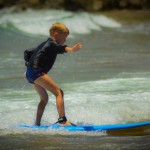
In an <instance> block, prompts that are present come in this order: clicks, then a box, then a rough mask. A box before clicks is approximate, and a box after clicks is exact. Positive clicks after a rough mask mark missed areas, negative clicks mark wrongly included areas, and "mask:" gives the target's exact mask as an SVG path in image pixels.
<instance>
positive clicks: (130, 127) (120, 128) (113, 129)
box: [19, 121, 150, 135]
mask: <svg viewBox="0 0 150 150" xmlns="http://www.w3.org/2000/svg"><path fill="white" fill-rule="evenodd" d="M19 126H20V127H21V128H29V129H43V130H45V129H51V130H64V131H72V132H77V131H82V132H84V131H85V132H102V131H106V133H108V134H113V135H114V134H116V135H119V134H122V133H124V134H126V135H128V134H129V133H131V132H132V134H133V133H134V134H135V133H137V132H138V131H140V133H141V132H145V131H146V132H145V133H144V134H146V135H147V134H148V135H149V134H150V121H149V122H137V123H127V124H110V125H77V126H60V125H59V124H51V125H42V126H34V125H33V126H32V125H26V124H19ZM127 133H128V134H127Z"/></svg>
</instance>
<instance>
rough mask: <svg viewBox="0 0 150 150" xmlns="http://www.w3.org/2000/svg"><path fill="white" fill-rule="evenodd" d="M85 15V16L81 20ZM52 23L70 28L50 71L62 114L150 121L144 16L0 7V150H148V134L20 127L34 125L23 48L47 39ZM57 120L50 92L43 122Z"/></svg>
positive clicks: (149, 31)
mask: <svg viewBox="0 0 150 150" xmlns="http://www.w3.org/2000/svg"><path fill="white" fill-rule="evenodd" d="M83 18H84V19H83ZM56 21H59V22H63V23H65V24H66V25H67V26H68V28H69V29H70V33H71V34H70V36H69V38H68V40H67V43H66V44H68V45H71V46H72V45H73V44H75V43H76V42H81V43H82V44H83V49H82V50H81V51H80V52H78V53H74V54H72V53H68V54H64V55H59V56H58V58H57V61H56V62H55V65H54V67H53V69H52V70H51V71H50V72H49V75H50V76H51V77H52V78H53V79H54V80H55V82H56V83H57V84H58V85H59V86H60V87H61V88H62V89H63V91H64V93H65V108H66V116H67V118H68V119H69V120H70V121H71V122H73V123H75V124H93V125H100V124H117V123H119V124H120V123H129V122H130V123H131V122H141V121H150V109H149V106H150V99H149V97H150V70H149V68H150V67H149V65H150V60H149V58H150V49H149V48H150V42H149V41H150V20H145V21H143V20H142V21H138V22H137V21H135V22H134V20H133V21H132V23H130V22H128V21H126V23H124V22H122V21H121V18H120V19H117V20H116V19H113V18H112V17H107V16H106V15H102V14H91V13H86V12H79V13H72V12H68V11H58V10H38V11H35V10H27V11H25V12H19V13H17V12H16V13H15V12H12V11H11V10H10V9H5V10H1V11H0V45H1V48H0V52H1V54H0V149H17V150H19V149H36V150H37V149H50V150H52V149H68V150H69V149H86V150H90V149H106V150H107V149H115V150H116V149H139V150H141V149H143V150H145V149H149V148H150V144H149V139H150V137H149V136H142V137H137V136H130V137H127V136H121V137H120V136H109V135H107V133H105V132H102V133H90V132H89V133H84V132H77V133H69V132H65V131H52V130H46V131H45V130H44V131H43V130H42V131H39V130H36V131H35V130H30V129H21V128H19V127H18V126H17V125H18V124H19V123H24V124H28V125H33V124H34V121H35V114H36V108H37V105H38V102H39V97H38V95H37V94H36V92H35V91H34V90H33V89H32V87H31V85H30V84H28V83H27V81H26V80H25V79H24V77H23V73H24V70H25V67H24V60H23V52H24V50H25V49H27V48H31V47H34V46H36V45H37V44H39V43H40V42H42V41H43V40H45V39H46V38H47V37H48V29H49V27H50V25H51V24H52V23H54V22H56ZM57 119H58V114H57V110H56V105H55V97H54V96H53V95H52V94H51V93H49V103H48V105H47V107H46V110H45V113H44V115H43V118H42V122H41V123H42V125H47V124H52V123H54V122H56V121H57Z"/></svg>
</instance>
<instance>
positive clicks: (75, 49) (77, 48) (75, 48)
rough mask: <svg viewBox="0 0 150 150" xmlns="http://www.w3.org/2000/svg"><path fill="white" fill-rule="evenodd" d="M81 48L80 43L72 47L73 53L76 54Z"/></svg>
mask: <svg viewBox="0 0 150 150" xmlns="http://www.w3.org/2000/svg"><path fill="white" fill-rule="evenodd" d="M81 48H82V44H81V43H77V44H76V45H75V46H74V47H73V51H74V52H76V51H78V50H80V49H81Z"/></svg>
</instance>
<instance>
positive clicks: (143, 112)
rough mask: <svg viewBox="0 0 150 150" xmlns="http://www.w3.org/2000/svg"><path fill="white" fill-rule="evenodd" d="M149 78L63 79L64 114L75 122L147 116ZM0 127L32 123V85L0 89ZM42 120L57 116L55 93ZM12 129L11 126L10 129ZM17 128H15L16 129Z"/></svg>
mask: <svg viewBox="0 0 150 150" xmlns="http://www.w3.org/2000/svg"><path fill="white" fill-rule="evenodd" d="M149 84H150V80H149V78H124V79H123V78H114V79H108V80H99V81H91V82H80V83H66V84H62V85H61V87H62V88H63V90H64V92H65V106H66V114H67V117H68V119H69V120H70V121H72V122H74V123H76V124H95V125H97V124H117V123H128V122H138V121H142V120H143V121H145V120H149V115H150V109H149V105H150V100H149V97H150V90H149ZM0 95H1V97H0V105H1V111H0V118H1V123H0V129H2V130H3V129H9V130H11V128H14V127H13V126H14V125H15V124H17V123H25V124H29V125H32V124H34V119H35V114H36V107H37V105H38V102H39V100H38V99H39V98H38V95H36V94H35V92H34V91H31V89H21V90H13V89H9V90H6V89H5V90H1V92H0ZM49 97H50V98H49V99H50V100H49V103H48V106H47V107H46V110H45V113H44V116H43V119H42V124H45V125H47V124H50V123H54V122H55V121H56V120H57V118H58V115H57V110H56V105H55V97H54V96H52V95H51V94H49ZM13 130H14V129H13ZM17 130H18V129H17Z"/></svg>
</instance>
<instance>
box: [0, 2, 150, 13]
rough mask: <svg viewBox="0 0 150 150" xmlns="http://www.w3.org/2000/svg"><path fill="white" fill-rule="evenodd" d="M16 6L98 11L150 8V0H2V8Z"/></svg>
mask: <svg viewBox="0 0 150 150" xmlns="http://www.w3.org/2000/svg"><path fill="white" fill-rule="evenodd" d="M12 6H14V7H15V9H16V10H20V9H21V10H25V9H27V8H34V9H42V8H55V9H65V10H71V11H80V10H81V11H82V10H84V11H91V12H98V11H104V10H116V9H117V10H122V9H129V10H150V0H0V9H2V8H5V7H12Z"/></svg>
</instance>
